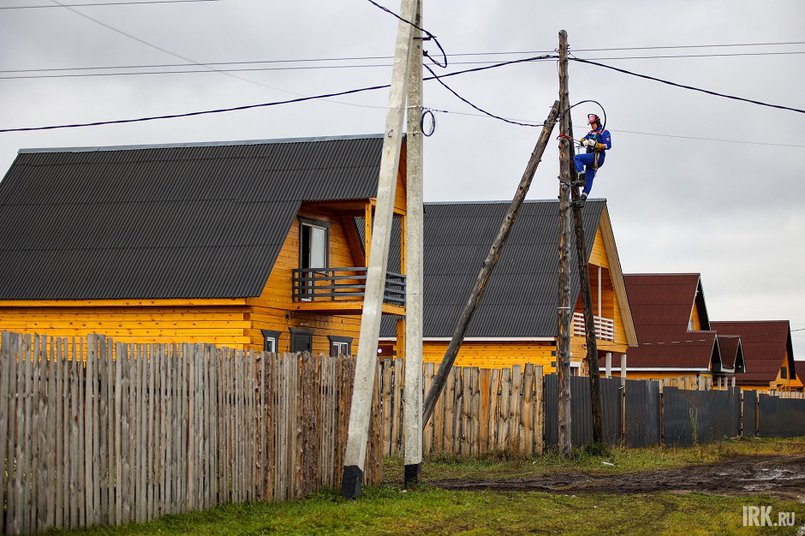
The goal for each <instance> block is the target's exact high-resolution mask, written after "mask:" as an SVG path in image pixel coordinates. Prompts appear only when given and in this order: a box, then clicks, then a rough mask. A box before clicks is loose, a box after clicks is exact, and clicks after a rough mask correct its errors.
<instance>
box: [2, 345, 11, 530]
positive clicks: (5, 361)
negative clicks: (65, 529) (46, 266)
mask: <svg viewBox="0 0 805 536" xmlns="http://www.w3.org/2000/svg"><path fill="white" fill-rule="evenodd" d="M0 337H2V342H0V463H3V464H7V465H6V467H9V468H10V467H11V463H10V458H11V456H10V455H9V462H6V452H7V447H8V440H9V433H8V423H9V414H8V402H9V400H8V395H9V390H10V389H9V385H8V382H9V369H10V366H9V365H10V361H11V356H10V351H9V350H10V349H9V345H10V338H11V334H10V333H9V332H7V331H2V332H0ZM9 454H10V451H9ZM9 471H10V469H5V470H3V472H2V473H0V499H2V500H3V509H4V510H5V508H6V504H5V502H6V501H5V489H6V479H7V478H8V473H9ZM2 514H5V512H0V529H2V531H3V533H4V534H8V531H9V528H8V526H7V525H6V523H5V517H6V516H5V515H2Z"/></svg>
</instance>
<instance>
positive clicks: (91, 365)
mask: <svg viewBox="0 0 805 536" xmlns="http://www.w3.org/2000/svg"><path fill="white" fill-rule="evenodd" d="M84 340H86V349H87V353H86V362H85V363H84V393H83V394H84V397H83V401H84V421H83V423H84V434H83V435H84V448H83V452H82V455H83V457H84V468H85V470H84V471H83V475H82V476H83V479H82V480H83V487H84V512H85V521H84V523H85V524H86V525H95V524H96V523H97V520H96V519H95V497H94V494H93V491H94V488H95V482H94V481H93V463H94V462H95V460H94V453H93V451H92V445H93V439H94V436H95V429H94V426H93V425H94V424H95V423H94V420H93V413H94V411H93V401H94V398H95V390H94V388H95V382H94V381H93V379H94V376H95V365H96V363H97V359H98V356H97V352H96V351H97V349H96V347H95V337H94V336H88V337H87V338H86V339H84Z"/></svg>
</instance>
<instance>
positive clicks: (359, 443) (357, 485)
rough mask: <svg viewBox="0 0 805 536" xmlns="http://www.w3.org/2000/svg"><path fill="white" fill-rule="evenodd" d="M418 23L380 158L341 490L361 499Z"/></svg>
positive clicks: (406, 5) (409, 3)
mask: <svg viewBox="0 0 805 536" xmlns="http://www.w3.org/2000/svg"><path fill="white" fill-rule="evenodd" d="M416 5H417V0H402V7H401V9H400V11H401V14H400V16H401V17H402V18H403V19H405V20H408V21H413V19H414V17H415V16H416ZM413 35H414V28H413V27H412V26H411V25H410V24H409V23H407V22H404V21H402V20H401V21H400V22H399V24H398V25H397V43H396V46H395V53H394V64H393V67H392V76H391V88H390V90H389V104H388V114H387V116H386V130H385V138H384V141H383V152H382V155H381V159H380V176H379V178H378V187H377V206H376V209H375V217H374V224H373V227H372V241H371V249H370V254H369V266H368V268H367V274H366V292H365V296H364V301H363V315H362V316H361V332H360V346H359V347H358V359H357V362H356V364H355V384H354V387H353V391H352V405H351V409H350V413H349V431H348V433H347V448H346V451H345V453H344V474H343V480H342V484H341V494H342V495H343V496H344V497H347V498H349V499H356V498H358V497H359V496H360V494H361V485H362V484H363V468H364V463H365V461H366V441H367V439H368V437H369V419H370V416H371V413H372V392H373V389H374V379H375V368H376V366H377V353H376V352H377V339H378V337H379V335H380V317H381V315H382V313H383V294H384V291H385V287H386V265H387V264H388V256H389V242H390V239H391V225H392V220H393V217H394V191H395V187H396V183H397V172H398V170H399V164H400V149H401V145H402V136H403V118H404V116H405V97H406V96H405V86H406V82H407V70H408V65H409V59H408V56H409V54H410V52H411V41H412V39H413Z"/></svg>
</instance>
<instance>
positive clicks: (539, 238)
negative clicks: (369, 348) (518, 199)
mask: <svg viewBox="0 0 805 536" xmlns="http://www.w3.org/2000/svg"><path fill="white" fill-rule="evenodd" d="M509 206H510V202H509V201H500V202H465V203H426V204H425V219H424V259H423V261H424V289H423V295H424V304H423V334H424V336H425V337H450V336H452V333H453V329H454V328H455V323H456V321H457V320H458V318H459V316H460V315H461V311H462V310H463V308H464V305H465V303H466V301H467V298H468V297H469V295H470V292H471V291H472V288H473V285H474V284H475V280H476V278H477V277H478V272H479V270H480V268H481V266H482V265H483V262H484V260H485V259H486V256H487V254H488V253H489V248H490V246H491V245H492V243H493V241H494V239H495V237H496V236H497V233H498V231H499V230H500V225H501V222H502V221H503V218H504V216H505V214H506V211H507V210H508V209H509ZM605 213H606V201H605V200H590V201H588V202H587V204H586V206H585V208H584V211H583V221H584V232H585V239H586V241H587V244H586V251H587V256H588V258H589V255H590V253H591V251H592V247H593V243H594V241H595V235H596V231H597V229H598V227H599V225H600V222H601V221H602V215H603V214H605ZM558 214H559V204H558V201H526V202H525V203H523V205H522V207H521V209H520V212H519V214H518V217H517V220H516V221H515V223H514V225H513V227H512V230H511V233H510V235H509V237H508V239H507V241H506V244H505V246H504V247H503V252H502V254H501V257H500V259H499V261H498V263H497V266H496V267H495V270H494V271H493V272H492V276H491V278H490V280H489V283H488V286H487V288H486V292H485V294H484V296H483V298H482V299H481V301H480V303H479V306H478V309H477V310H476V312H475V315H474V317H473V319H472V321H471V322H470V324H469V326H468V329H467V332H466V336H467V337H483V338H495V337H513V338H514V337H516V338H540V337H546V338H547V337H550V338H553V337H555V335H556V307H557V286H556V285H557V276H558V266H559V246H558V244H559V242H558V238H559V218H558ZM607 221H608V220H607ZM389 251H390V254H389V266H396V265H399V258H395V255H399V247H398V245H397V244H391V247H390V250H389ZM575 258H576V257H575V247H571V259H570V266H571V269H572V272H571V277H570V283H571V303H575V302H576V300H577V299H578V293H579V282H578V275H576V274H577V264H576V260H575ZM610 260H611V262H612V263H613V264H614V263H615V261H617V258H616V253H615V254H613V258H611V259H610ZM618 264H619V263H618ZM626 316H627V317H628V314H627V315H626ZM627 320H628V319H627ZM381 334H382V336H384V337H394V336H395V334H396V332H395V328H394V322H393V319H391V318H384V321H383V324H382V330H381Z"/></svg>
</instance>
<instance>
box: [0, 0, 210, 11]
mask: <svg viewBox="0 0 805 536" xmlns="http://www.w3.org/2000/svg"><path fill="white" fill-rule="evenodd" d="M220 1H221V0H128V1H125V2H88V3H86V4H56V5H52V4H42V5H33V6H2V7H0V10H2V9H40V8H52V7H99V6H142V5H151V4H195V3H199V2H220Z"/></svg>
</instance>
